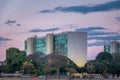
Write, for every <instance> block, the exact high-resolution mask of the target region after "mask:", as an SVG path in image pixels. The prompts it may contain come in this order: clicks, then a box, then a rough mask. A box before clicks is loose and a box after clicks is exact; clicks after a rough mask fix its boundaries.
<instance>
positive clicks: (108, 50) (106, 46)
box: [104, 44, 110, 53]
mask: <svg viewBox="0 0 120 80" xmlns="http://www.w3.org/2000/svg"><path fill="white" fill-rule="evenodd" d="M104 52H109V53H110V45H108V44H107V45H104Z"/></svg>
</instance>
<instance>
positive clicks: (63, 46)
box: [53, 34, 68, 56]
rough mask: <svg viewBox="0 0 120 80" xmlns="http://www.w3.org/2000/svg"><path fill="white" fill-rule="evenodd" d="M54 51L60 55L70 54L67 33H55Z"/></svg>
mask: <svg viewBox="0 0 120 80" xmlns="http://www.w3.org/2000/svg"><path fill="white" fill-rule="evenodd" d="M53 41H54V42H53V46H54V49H53V52H54V53H57V54H59V55H64V56H68V36H67V34H57V35H54V40H53Z"/></svg>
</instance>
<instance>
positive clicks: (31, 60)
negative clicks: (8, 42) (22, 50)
mask: <svg viewBox="0 0 120 80" xmlns="http://www.w3.org/2000/svg"><path fill="white" fill-rule="evenodd" d="M31 62H32V59H30V61H29V63H28V65H29V77H30V71H31V70H30V67H31V65H30V63H31Z"/></svg>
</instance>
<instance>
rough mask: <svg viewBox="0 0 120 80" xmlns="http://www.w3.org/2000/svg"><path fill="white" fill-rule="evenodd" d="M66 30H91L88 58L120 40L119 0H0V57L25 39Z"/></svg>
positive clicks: (3, 56) (20, 45) (0, 58)
mask: <svg viewBox="0 0 120 80" xmlns="http://www.w3.org/2000/svg"><path fill="white" fill-rule="evenodd" d="M64 31H75V32H87V33H88V55H87V59H88V60H93V59H95V57H96V56H97V54H98V53H99V52H101V51H103V45H104V43H105V42H108V41H113V40H118V41H119V40H120V36H119V35H120V0H0V61H3V60H5V59H6V49H8V48H10V47H16V48H19V49H20V50H24V40H26V39H27V38H28V37H31V36H34V35H37V36H45V35H46V34H48V33H52V32H54V33H60V32H64Z"/></svg>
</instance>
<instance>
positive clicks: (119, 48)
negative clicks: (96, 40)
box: [104, 41, 120, 56]
mask: <svg viewBox="0 0 120 80" xmlns="http://www.w3.org/2000/svg"><path fill="white" fill-rule="evenodd" d="M104 51H105V52H109V53H111V54H112V55H113V56H114V55H117V54H120V42H118V41H112V42H110V43H107V44H105V45H104Z"/></svg>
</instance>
